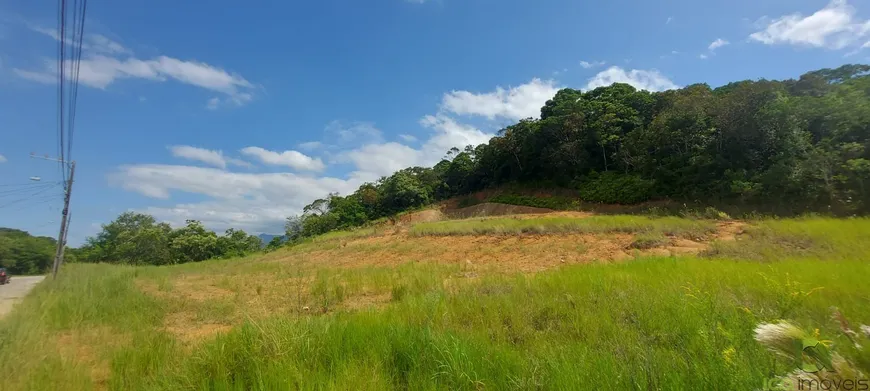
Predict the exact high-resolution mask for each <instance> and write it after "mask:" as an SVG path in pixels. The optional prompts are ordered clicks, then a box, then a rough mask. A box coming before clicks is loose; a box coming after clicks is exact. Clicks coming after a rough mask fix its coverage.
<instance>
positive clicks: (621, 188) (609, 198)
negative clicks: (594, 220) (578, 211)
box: [580, 171, 655, 204]
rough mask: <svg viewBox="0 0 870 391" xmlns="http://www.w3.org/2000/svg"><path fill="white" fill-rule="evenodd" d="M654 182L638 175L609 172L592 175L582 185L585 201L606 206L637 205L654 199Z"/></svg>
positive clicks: (581, 189) (582, 194) (582, 195)
mask: <svg viewBox="0 0 870 391" xmlns="http://www.w3.org/2000/svg"><path fill="white" fill-rule="evenodd" d="M654 184H655V183H654V181H652V180H648V179H643V178H641V177H639V176H636V175H627V174H620V173H616V172H613V171H608V172H605V173H603V174H598V173H592V174H591V175H590V176H589V177H587V178H586V180H584V181H583V183H582V184H581V185H580V197H581V198H582V199H583V200H584V201H591V202H601V203H606V204H637V203H640V202H643V201H647V200H649V199H650V198H652V189H653V185H654Z"/></svg>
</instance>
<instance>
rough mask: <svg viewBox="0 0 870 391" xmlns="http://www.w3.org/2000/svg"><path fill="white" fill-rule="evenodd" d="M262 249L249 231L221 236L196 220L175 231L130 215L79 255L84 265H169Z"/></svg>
mask: <svg viewBox="0 0 870 391" xmlns="http://www.w3.org/2000/svg"><path fill="white" fill-rule="evenodd" d="M261 247H262V242H261V241H260V238H258V237H256V236H254V235H248V234H247V233H245V231H241V230H235V229H232V228H231V229H228V230H227V231H226V232H225V233H224V235H223V236H218V235H217V234H216V233H214V231H211V230H208V229H206V228H205V227H204V226H203V225H202V223H200V222H199V221H195V220H188V221H187V225H185V226H184V227H181V228H178V229H172V227H170V226H169V224H166V223H158V222H157V221H156V220H155V219H154V217H152V216H149V215H146V214H141V213H134V212H126V213H123V214H121V215H120V216H118V218H117V219H115V221H112V222H111V223H109V224H105V225H103V229H102V230H101V231H100V233H99V234H97V235H96V236H94V237H90V238H88V240H87V243H85V245H84V246H82V247H81V248H80V249H77V250H76V251H75V254H76V260H78V261H81V262H105V263H123V264H132V265H167V264H175V263H185V262H199V261H204V260H206V259H211V258H222V257H235V256H241V255H244V254H247V253H251V252H254V251H259V250H260V248H261Z"/></svg>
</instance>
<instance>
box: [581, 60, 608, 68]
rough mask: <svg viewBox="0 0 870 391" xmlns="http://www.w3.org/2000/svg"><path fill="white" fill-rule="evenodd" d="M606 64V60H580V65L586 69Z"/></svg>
mask: <svg viewBox="0 0 870 391" xmlns="http://www.w3.org/2000/svg"><path fill="white" fill-rule="evenodd" d="M604 64H606V62H604V61H593V62H588V61H580V66H581V67H583V68H586V69H589V68H597V67H600V66H604Z"/></svg>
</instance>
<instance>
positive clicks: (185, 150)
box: [169, 145, 252, 168]
mask: <svg viewBox="0 0 870 391" xmlns="http://www.w3.org/2000/svg"><path fill="white" fill-rule="evenodd" d="M169 151H170V152H172V156H175V157H180V158H183V159H190V160H196V161H200V162H203V163H205V164H208V165H211V166H215V167H219V168H227V164H232V165H236V166H242V167H248V168H251V167H252V165H251V163H248V162H246V161H244V160H240V159H235V158H229V157H226V156H224V153H223V151H214V150H211V149H205V148H198V147H192V146H189V145H173V146H170V147H169Z"/></svg>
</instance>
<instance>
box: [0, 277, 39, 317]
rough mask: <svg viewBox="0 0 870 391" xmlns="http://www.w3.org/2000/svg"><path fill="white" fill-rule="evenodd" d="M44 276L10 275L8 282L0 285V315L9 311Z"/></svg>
mask: <svg viewBox="0 0 870 391" xmlns="http://www.w3.org/2000/svg"><path fill="white" fill-rule="evenodd" d="M43 279H45V276H12V279H11V280H9V284H6V285H0V317H3V316H4V315H6V314H7V313H9V312H10V311H12V307H14V306H15V303H16V302H18V300H21V298H23V297H24V296H27V293H29V292H30V290H31V289H33V287H34V286H36V284H38V283H39V282H40V281H42V280H43Z"/></svg>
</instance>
